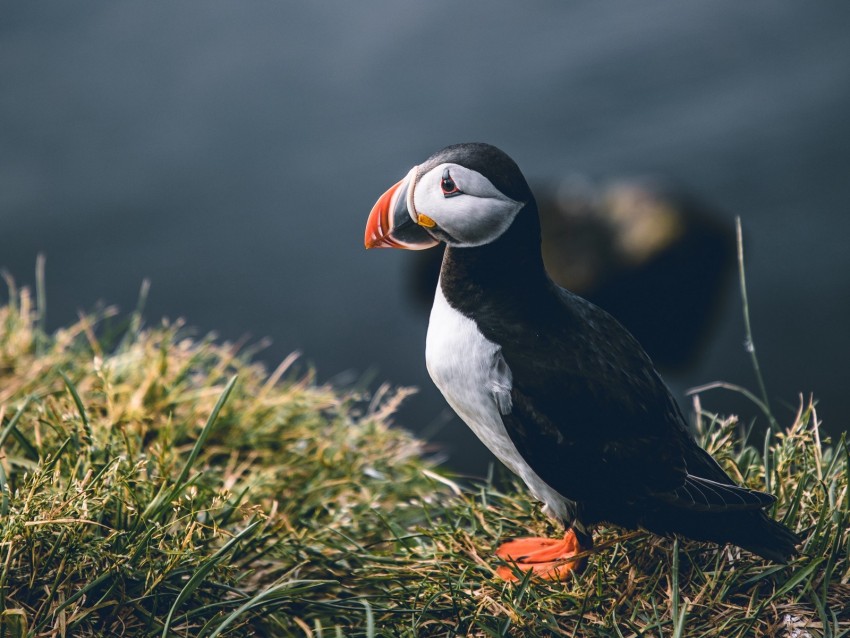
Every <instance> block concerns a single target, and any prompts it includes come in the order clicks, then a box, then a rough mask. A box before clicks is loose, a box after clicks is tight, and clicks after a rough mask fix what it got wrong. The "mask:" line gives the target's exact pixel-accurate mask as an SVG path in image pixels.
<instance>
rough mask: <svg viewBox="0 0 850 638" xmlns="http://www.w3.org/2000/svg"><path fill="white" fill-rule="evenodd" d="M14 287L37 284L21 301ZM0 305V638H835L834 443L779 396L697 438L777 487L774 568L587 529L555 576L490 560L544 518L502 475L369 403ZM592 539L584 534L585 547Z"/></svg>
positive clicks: (104, 317)
mask: <svg viewBox="0 0 850 638" xmlns="http://www.w3.org/2000/svg"><path fill="white" fill-rule="evenodd" d="M36 296H38V295H36ZM42 317H43V312H40V309H39V303H38V302H36V301H34V300H33V298H32V295H31V294H30V292H29V291H27V290H16V289H15V288H14V286H13V284H12V283H11V282H9V292H8V299H7V300H6V301H5V303H3V304H2V305H0V446H2V455H0V610H2V611H1V612H0V614H2V615H0V635H5V636H205V637H208V638H211V637H214V636H252V635H275V636H276V635H280V636H289V635H292V636H314V637H317V638H318V637H334V638H335V637H337V636H454V635H463V636H466V635H468V636H515V635H529V636H550V635H551V636H555V635H565V636H620V637H631V636H662V635H663V636H677V637H678V636H698V637H708V636H712V637H714V636H716V637H721V636H722V637H724V638H729V637H735V636H789V637H790V636H793V637H795V638H804V637H805V636H834V637H838V636H842V635H846V634H847V633H848V632H849V631H850V586H848V581H850V560H848V549H850V532H848V521H849V520H850V491H848V458H850V449H848V445H847V442H846V440H845V439H844V438H841V439H840V440H839V441H836V442H834V443H831V442H830V441H828V440H824V439H822V437H821V432H820V427H819V426H820V424H819V422H818V420H817V414H816V409H815V406H814V405H813V404H811V403H802V404H801V408H800V411H799V413H798V414H797V415H796V417H795V418H793V420H790V419H789V420H790V421H791V422H790V423H787V424H785V427H784V429H783V428H781V427H780V428H779V431H777V432H775V433H774V432H771V431H768V432H767V434H765V435H764V438H761V436H759V438H758V440H754V438H753V437H750V438H751V440H749V441H747V437H746V436H745V432H746V431H747V430H749V428H744V427H742V425H741V424H739V423H738V422H737V421H736V419H735V418H721V417H718V416H716V415H712V414H710V413H708V412H707V411H705V410H703V409H702V408H701V404H700V397H699V395H698V396H697V397H696V398H695V408H696V414H697V415H698V418H697V421H698V424H697V425H698V432H699V437H700V438H701V440H702V441H703V442H704V444H705V446H706V447H707V448H708V449H709V450H710V451H711V452H712V453H713V454H714V455H715V456H716V457H717V458H718V460H719V461H720V462H721V463H722V464H723V466H724V467H725V468H726V469H727V470H728V471H729V472H730V473H731V474H732V475H733V476H734V477H735V478H736V479H737V480H738V481H740V482H742V483H746V484H747V485H750V486H752V487H755V488H760V489H762V488H767V489H769V490H770V491H771V492H773V493H774V494H776V495H777V496H778V502H777V504H776V507H775V512H774V514H775V515H776V516H777V517H779V518H781V519H783V520H784V521H785V522H786V523H787V524H788V525H790V526H791V527H792V528H793V529H794V530H796V531H798V532H800V533H802V534H803V535H804V536H805V538H806V541H805V543H804V545H803V548H802V549H803V551H802V555H801V556H800V557H799V558H798V559H796V560H795V561H794V562H793V563H792V564H790V565H787V566H781V565H773V564H769V563H766V562H764V561H762V560H760V559H757V558H755V557H753V556H752V555H749V554H746V553H741V552H738V551H737V550H735V549H734V548H719V549H718V548H716V547H714V546H711V545H704V544H699V543H695V542H691V541H687V540H672V539H664V538H658V537H653V536H649V535H646V534H638V535H636V536H634V535H633V536H631V537H627V538H625V539H622V538H621V537H622V536H623V535H624V532H623V530H620V529H616V528H610V529H601V530H599V533H598V535H597V545H599V546H601V547H605V548H604V549H602V551H599V552H598V553H595V554H593V555H592V556H591V557H590V558H589V561H588V567H587V569H586V570H585V571H584V573H583V574H582V575H581V576H580V577H578V578H571V579H570V580H569V581H568V582H566V583H547V582H539V581H529V580H527V579H526V580H523V581H521V582H520V583H518V584H515V585H512V584H506V583H503V582H500V581H498V580H495V579H494V577H493V566H494V561H493V557H492V550H493V548H494V547H495V546H496V545H497V544H498V542H500V541H501V540H503V539H504V538H506V537H510V536H516V535H523V534H529V533H533V534H540V533H543V534H553V533H557V532H558V530H556V529H554V528H553V526H552V524H551V523H550V522H549V521H547V520H546V519H545V517H544V516H543V515H542V514H541V513H540V511H539V508H538V506H537V505H536V504H535V503H533V502H532V501H531V500H529V498H528V496H527V494H526V492H525V490H524V489H522V488H521V487H520V486H518V485H516V484H514V483H512V482H510V480H506V481H501V482H494V481H489V480H481V481H472V482H469V481H463V482H462V481H459V480H458V479H457V478H456V477H453V476H451V475H449V474H447V473H446V472H445V471H444V470H442V469H440V468H437V467H435V466H434V465H433V464H431V463H430V462H429V461H428V460H427V457H426V449H425V447H424V446H423V444H422V443H421V442H420V441H418V440H416V439H415V438H414V437H412V436H411V435H409V434H407V433H406V432H405V431H403V430H402V429H400V428H396V427H391V425H390V421H391V419H392V414H393V411H394V408H395V407H396V406H397V404H398V402H399V401H400V400H402V399H403V397H404V396H405V394H406V392H407V391H405V390H396V391H391V390H389V389H387V388H382V389H381V391H379V392H378V393H377V394H376V395H375V396H373V397H364V396H360V395H358V394H356V393H354V392H350V393H346V392H344V391H340V390H335V389H332V388H329V387H323V386H319V385H317V384H315V383H314V382H313V381H312V379H311V377H310V375H309V374H307V375H300V376H298V375H296V374H295V373H294V372H293V371H292V370H291V364H292V358H290V359H288V360H287V361H284V362H283V363H282V364H281V366H280V367H279V368H278V369H277V370H275V371H274V372H272V373H269V372H267V371H266V370H265V369H264V368H263V367H261V366H260V365H257V364H255V363H252V362H251V356H252V354H251V352H250V351H240V349H239V348H237V347H236V346H233V345H230V344H220V343H217V342H216V341H215V340H213V339H212V338H209V337H201V338H196V337H192V336H190V334H189V332H188V331H187V330H186V329H185V328H184V327H183V326H182V325H181V324H180V323H167V322H163V323H161V324H160V325H157V326H152V327H143V326H142V322H141V317H140V315H139V313H135V314H133V315H131V316H130V317H129V318H128V319H126V320H124V321H122V320H121V319H120V318H118V317H117V315H116V313H115V312H114V310H112V309H109V308H106V309H102V310H100V311H98V312H96V313H94V314H92V315H87V316H82V317H81V318H80V319H79V321H78V322H77V323H75V324H74V325H72V326H69V327H67V328H65V329H62V330H59V331H57V332H56V333H54V334H52V335H47V334H45V332H44V331H43V328H42V323H41V319H42ZM606 544H608V545H607V547H606Z"/></svg>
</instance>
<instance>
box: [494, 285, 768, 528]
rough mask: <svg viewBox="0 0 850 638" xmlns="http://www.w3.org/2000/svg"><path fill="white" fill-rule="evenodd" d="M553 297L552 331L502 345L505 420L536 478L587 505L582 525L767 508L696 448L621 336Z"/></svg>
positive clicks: (597, 314)
mask: <svg viewBox="0 0 850 638" xmlns="http://www.w3.org/2000/svg"><path fill="white" fill-rule="evenodd" d="M558 296H559V298H560V300H561V304H562V305H561V311H560V312H559V313H558V314H557V315H556V316H557V319H558V323H557V324H556V323H554V322H552V323H549V325H545V326H541V327H540V329H539V330H533V331H530V332H529V331H524V332H522V331H517V332H516V333H515V334H514V335H513V338H511V339H504V340H503V341H502V343H503V344H505V345H503V356H504V357H505V361H506V362H507V365H508V366H509V368H510V371H511V373H512V387H511V401H510V408H511V409H510V412H508V413H507V414H505V413H504V411H503V416H502V418H503V421H504V424H505V427H506V429H507V431H508V433H509V435H510V437H511V439H512V440H513V441H514V443H515V444H516V446H517V449H518V450H519V452H520V454H522V455H523V457H524V458H525V459H526V461H527V462H528V463H529V465H531V467H532V468H534V470H535V471H536V472H537V473H538V475H539V476H540V477H541V478H542V479H543V480H544V481H546V482H547V483H548V484H549V485H550V486H552V487H553V488H554V489H556V490H557V491H558V492H559V493H561V494H563V495H564V496H566V497H567V498H569V499H571V500H574V501H577V502H579V503H586V504H587V505H586V508H587V512H586V519H588V520H587V521H586V522H593V521H594V520H607V521H611V522H615V523H620V524H623V525H627V526H632V525H635V524H636V522H637V519H635V518H634V517H637V516H639V510H640V509H642V508H646V507H647V506H648V505H650V503H652V502H655V503H657V504H659V505H660V504H662V503H663V504H666V505H672V506H674V507H676V508H681V509H685V510H693V511H718V512H719V511H734V510H738V509H759V508H763V507H765V506H767V505H770V504H771V503H772V502H773V499H772V497H770V496H768V495H765V494H761V493H759V492H754V491H751V490H747V489H744V488H740V487H737V486H736V485H734V483H733V482H732V480H731V479H730V478H729V477H728V476H727V475H726V474H725V472H723V470H722V469H721V468H720V466H719V465H717V463H716V462H715V461H714V460H713V459H712V458H711V457H710V456H709V455H708V454H707V453H706V452H705V451H703V450H702V449H701V448H699V446H698V445H697V444H696V442H695V441H694V440H693V438H692V437H691V435H690V433H689V432H688V430H687V425H686V422H685V419H684V417H683V415H682V413H681V411H680V410H679V408H678V406H677V404H676V402H675V400H674V399H673V397H672V396H671V394H670V392H669V390H668V389H667V387H666V386H665V385H664V383H663V381H662V380H661V379H660V377H659V376H658V374H657V373H656V371H655V369H654V367H653V366H652V363H651V362H650V360H649V358H648V356H647V355H646V354H645V352H644V351H643V349H642V348H641V346H640V345H639V344H638V343H637V341H636V340H635V339H634V338H633V337H632V336H631V335H630V334H629V333H628V331H626V330H625V329H624V328H623V327H622V326H621V325H620V324H619V323H618V322H617V321H616V320H615V319H613V318H612V317H611V316H610V315H608V314H607V313H605V312H604V311H602V310H601V309H599V308H597V307H596V306H593V305H592V304H590V303H589V302H587V301H585V300H583V299H581V298H580V297H577V296H575V295H572V294H571V293H569V292H567V291H561V290H559V292H558ZM547 316H549V317H552V316H553V315H552V313H551V312H550V313H548V315H547ZM521 334H525V335H526V337H525V338H523V337H521V336H520V335H521ZM528 335H531V336H532V338H531V339H529V338H528ZM629 505H633V506H634V508H629V507H628V506H629ZM650 506H651V505H650ZM630 509H632V510H633V511H630Z"/></svg>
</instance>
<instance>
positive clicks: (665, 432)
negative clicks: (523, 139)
mask: <svg viewBox="0 0 850 638" xmlns="http://www.w3.org/2000/svg"><path fill="white" fill-rule="evenodd" d="M439 243H444V244H445V245H446V249H445V251H444V256H443V262H442V266H441V268H440V276H439V280H438V283H437V290H436V293H435V297H434V303H433V307H432V310H431V316H430V320H429V323H428V333H427V338H426V344H425V362H426V366H427V369H428V373H429V375H430V376H431V379H432V380H433V382H434V384H435V385H436V386H437V387H438V388H439V390H440V391H441V392H442V394H443V396H444V397H445V399H446V401H447V402H448V404H449V405H450V406H451V407H452V409H453V410H454V411H455V412H456V413H457V414H458V416H459V417H460V418H461V420H463V421H464V422H465V423H466V425H467V426H469V427H470V428H471V429H472V431H473V432H474V433H475V434H476V435H477V436H478V438H479V439H480V440H481V441H482V443H484V445H485V446H486V447H487V448H488V449H489V450H490V451H491V452H492V453H493V454H494V455H495V456H496V457H497V458H498V459H499V460H500V461H501V462H502V463H504V465H506V466H507V467H508V468H509V469H510V470H511V471H512V472H513V473H515V474H516V475H517V476H519V478H521V479H522V481H523V482H524V483H525V485H526V486H527V488H528V490H529V492H530V493H531V494H532V495H533V496H534V497H535V498H536V499H537V500H539V501H540V502H542V503H543V508H544V511H545V512H546V513H547V514H548V515H549V516H550V517H551V518H553V519H554V520H555V521H557V522H558V523H560V524H561V525H563V528H564V529H565V533H564V535H563V537H559V538H554V539H552V538H533V537H523V538H516V539H511V540H508V541H507V542H504V543H503V544H501V545H500V546H499V547H498V548H497V550H496V552H495V553H496V556H497V557H498V558H499V559H500V560H499V563H500V566H499V567H498V569H496V570H495V571H496V575H497V576H498V577H500V578H503V579H505V580H515V579H516V578H517V577H518V576H523V575H524V574H525V573H527V572H531V573H532V574H534V575H537V576H540V577H542V578H546V579H552V580H562V579H564V578H566V577H567V575H569V574H570V573H573V572H575V571H576V570H578V569H580V566H581V565H582V563H583V562H584V561H583V559H584V557H586V556H587V553H588V552H589V551H590V550H592V548H593V536H592V533H593V530H594V528H595V527H596V526H597V525H599V524H609V525H615V526H619V527H622V528H625V529H630V530H636V529H639V530H645V531H648V532H651V533H654V534H657V535H661V536H667V537H671V536H678V537H684V538H691V539H694V540H699V541H707V542H713V543H717V544H721V545H722V544H726V543H731V544H732V545H736V546H738V547H740V548H742V549H745V550H748V551H750V552H752V553H754V554H756V555H758V556H760V557H762V558H765V559H768V560H770V561H774V562H779V563H785V562H788V560H790V559H791V558H792V557H793V556H795V555H796V554H797V549H796V545H797V544H798V543H799V541H800V539H799V538H798V537H797V535H796V534H794V533H793V532H792V531H791V530H790V529H788V528H787V527H786V526H784V525H783V524H781V523H779V522H777V521H776V520H774V519H772V518H771V517H770V516H768V514H767V512H766V510H767V509H768V508H769V507H770V506H771V505H773V503H774V502H775V500H776V499H775V497H774V496H772V495H770V494H767V493H764V492H760V491H756V490H752V489H748V488H746V487H742V486H739V485H737V484H736V483H735V482H734V481H733V480H732V479H731V478H730V477H729V475H728V474H727V473H726V472H725V471H724V470H723V469H722V468H721V466H720V465H719V464H718V463H717V462H716V461H715V459H714V458H712V456H711V455H709V454H708V452H706V451H705V450H704V449H703V448H701V447H700V446H699V444H698V443H697V442H696V440H695V439H694V437H693V435H692V434H691V432H690V429H689V426H688V423H687V421H686V419H685V417H684V415H683V413H682V411H681V409H680V408H679V406H678V404H677V402H676V400H675V399H674V398H673V395H672V394H671V392H670V390H669V389H668V388H667V386H666V385H665V383H664V381H663V380H662V379H661V377H660V376H659V374H658V372H657V371H656V370H655V368H654V366H653V363H652V361H651V360H650V358H649V356H648V355H647V354H646V352H645V351H644V349H643V348H642V347H641V345H640V344H639V343H638V342H637V340H636V339H635V338H634V337H633V336H632V335H631V334H630V333H629V332H628V331H627V330H626V329H625V328H624V327H623V326H622V325H621V324H620V323H619V322H618V321H617V320H616V319H614V318H613V317H612V316H611V315H609V314H608V313H607V312H605V311H604V310H602V309H601V308H599V307H597V306H595V305H593V304H592V303H590V302H589V301H586V300H585V299H583V298H582V297H580V296H578V295H576V294H574V293H572V292H570V291H569V290H566V289H564V288H561V287H559V286H558V285H556V284H555V283H554V282H553V281H552V279H551V278H550V277H549V275H548V274H547V272H546V269H545V268H544V264H543V257H542V252H541V231H540V220H539V217H538V209H537V204H536V202H535V199H534V195H533V194H532V191H531V189H530V188H529V186H528V183H527V182H526V179H525V177H524V176H523V174H522V172H521V171H520V169H519V167H518V166H517V165H516V163H515V162H514V161H513V160H512V159H511V158H510V157H509V156H508V155H507V154H506V153H504V152H503V151H501V150H500V149H498V148H496V147H495V146H492V145H489V144H484V143H465V144H456V145H452V146H448V147H446V148H444V149H442V150H440V151H438V152H436V153H434V154H433V155H431V157H429V158H428V159H426V160H425V161H424V162H422V163H421V164H418V165H416V166H414V167H413V168H412V169H410V171H409V172H408V173H407V175H406V176H405V177H404V178H402V179H401V180H399V181H398V182H397V183H396V184H394V185H393V186H391V187H390V188H389V189H388V190H387V191H386V192H385V193H384V194H383V195H381V197H380V198H379V199H378V201H377V203H376V204H375V205H374V207H373V208H372V210H371V212H370V214H369V217H368V221H367V224H366V232H365V246H366V248H367V249H368V248H379V247H389V248H401V249H407V250H423V249H427V248H431V247H433V246H436V245H438V244H439Z"/></svg>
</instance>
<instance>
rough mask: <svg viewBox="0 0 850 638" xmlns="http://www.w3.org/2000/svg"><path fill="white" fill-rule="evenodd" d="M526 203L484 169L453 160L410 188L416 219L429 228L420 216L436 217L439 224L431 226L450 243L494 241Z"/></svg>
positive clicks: (463, 243) (473, 243)
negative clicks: (502, 189) (501, 187)
mask: <svg viewBox="0 0 850 638" xmlns="http://www.w3.org/2000/svg"><path fill="white" fill-rule="evenodd" d="M415 170H416V169H414V171H411V173H415ZM411 177H412V176H411ZM410 191H412V193H411V192H410ZM523 205H524V204H523V203H522V202H515V201H514V200H512V199H510V198H509V197H507V196H505V195H504V194H502V193H501V192H500V191H499V190H498V189H497V188H496V187H495V186H493V184H492V183H491V182H490V180H489V179H487V178H486V177H484V176H483V175H482V174H481V173H478V172H476V171H473V170H470V169H468V168H465V167H463V166H460V165H458V164H451V163H446V164H440V165H439V166H435V167H434V168H432V169H431V170H429V171H428V172H427V173H424V174H423V175H420V176H419V179H418V181H417V182H416V186H415V187H414V188H413V189H409V191H408V211H409V212H410V216H411V217H413V221H417V222H418V223H420V224H421V225H422V226H425V227H426V228H428V226H427V224H428V221H427V220H425V223H424V224H423V223H422V218H421V217H420V216H421V215H425V216H427V217H428V218H430V219H431V220H433V221H434V222H435V223H436V227H434V228H428V230H429V231H431V232H432V233H433V235H434V236H435V237H437V238H438V239H440V240H442V241H445V242H446V243H447V244H449V245H450V246H481V245H483V244H488V243H490V242H492V241H493V240H495V239H496V238H498V237H499V236H500V235H501V234H502V233H504V232H505V231H506V230H507V229H508V226H510V225H511V222H513V220H514V217H516V214H517V213H518V212H519V211H520V209H521V208H522V207H523ZM440 231H442V233H441V232H440Z"/></svg>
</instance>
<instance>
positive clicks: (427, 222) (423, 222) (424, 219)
mask: <svg viewBox="0 0 850 638" xmlns="http://www.w3.org/2000/svg"><path fill="white" fill-rule="evenodd" d="M416 223H417V224H419V225H420V226H424V227H425V228H433V227H434V226H436V225H437V222H435V221H434V220H433V219H431V218H430V217H428V215H423V214H422V213H419V218H418V219H417V221H416Z"/></svg>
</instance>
